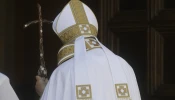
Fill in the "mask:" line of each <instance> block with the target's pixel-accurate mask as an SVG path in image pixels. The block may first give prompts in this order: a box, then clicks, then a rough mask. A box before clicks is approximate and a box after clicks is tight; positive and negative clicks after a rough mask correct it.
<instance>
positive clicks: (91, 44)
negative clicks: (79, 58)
mask: <svg viewBox="0 0 175 100" xmlns="http://www.w3.org/2000/svg"><path fill="white" fill-rule="evenodd" d="M85 44H86V50H87V51H89V50H92V49H95V48H101V46H100V44H99V43H98V41H96V39H95V38H92V37H90V38H85ZM73 56H74V44H66V45H64V46H63V47H62V48H61V49H60V50H59V52H58V55H57V57H58V65H60V64H61V63H63V62H64V61H66V60H68V59H70V58H72V57H73Z"/></svg>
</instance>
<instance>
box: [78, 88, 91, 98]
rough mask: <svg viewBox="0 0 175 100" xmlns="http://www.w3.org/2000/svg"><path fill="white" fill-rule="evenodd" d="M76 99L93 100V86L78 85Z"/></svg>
mask: <svg viewBox="0 0 175 100" xmlns="http://www.w3.org/2000/svg"><path fill="white" fill-rule="evenodd" d="M76 97H77V100H91V99H92V90H91V85H77V86H76Z"/></svg>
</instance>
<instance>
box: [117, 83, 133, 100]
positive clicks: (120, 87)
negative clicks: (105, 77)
mask: <svg viewBox="0 0 175 100" xmlns="http://www.w3.org/2000/svg"><path fill="white" fill-rule="evenodd" d="M115 88H116V95H117V97H118V98H124V99H126V100H131V99H130V94H129V89H128V84H126V83H124V84H115Z"/></svg>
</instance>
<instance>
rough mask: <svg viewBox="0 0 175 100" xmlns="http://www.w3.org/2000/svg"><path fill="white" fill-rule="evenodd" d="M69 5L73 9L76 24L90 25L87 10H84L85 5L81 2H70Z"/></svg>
mask: <svg viewBox="0 0 175 100" xmlns="http://www.w3.org/2000/svg"><path fill="white" fill-rule="evenodd" d="M69 5H70V7H71V10H72V13H73V16H74V19H75V22H76V23H77V24H80V23H86V24H88V23H89V21H88V18H87V16H86V13H85V10H84V7H83V4H82V2H81V1H79V0H72V1H70V2H69Z"/></svg>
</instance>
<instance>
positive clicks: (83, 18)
mask: <svg viewBox="0 0 175 100" xmlns="http://www.w3.org/2000/svg"><path fill="white" fill-rule="evenodd" d="M79 5H83V6H79ZM81 7H83V8H81ZM53 30H54V31H55V33H56V34H57V35H58V36H59V38H60V39H61V40H62V42H63V43H68V42H71V41H72V40H74V39H75V38H77V37H79V36H81V35H84V36H85V37H89V36H96V35H97V31H98V23H97V19H96V17H95V15H94V13H93V12H92V10H91V9H90V8H89V7H88V6H87V5H85V4H84V3H82V2H81V1H79V0H71V1H70V2H69V3H68V4H67V5H66V6H65V7H64V9H63V10H62V11H61V13H60V14H59V15H58V16H57V17H56V18H55V20H54V22H53Z"/></svg>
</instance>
